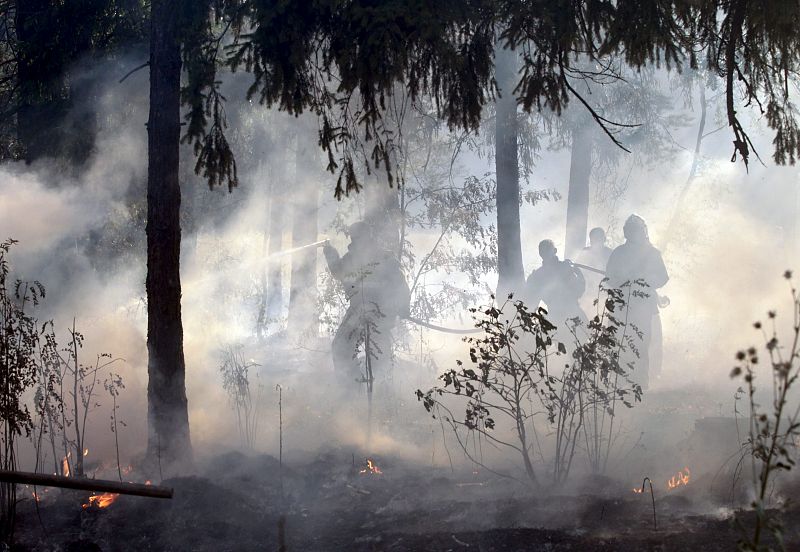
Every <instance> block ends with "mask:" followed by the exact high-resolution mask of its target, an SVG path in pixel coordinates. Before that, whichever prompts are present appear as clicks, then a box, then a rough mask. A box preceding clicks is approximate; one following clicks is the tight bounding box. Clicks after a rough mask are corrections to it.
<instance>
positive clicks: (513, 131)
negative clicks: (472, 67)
mask: <svg viewBox="0 0 800 552" xmlns="http://www.w3.org/2000/svg"><path fill="white" fill-rule="evenodd" d="M495 64H496V79H497V84H498V87H499V88H500V94H501V96H500V98H498V100H497V104H496V110H497V118H496V123H495V170H496V173H497V271H498V281H497V296H498V298H499V299H500V300H502V299H503V298H504V297H505V296H506V295H507V294H508V293H510V292H514V291H519V290H521V289H522V285H523V283H524V279H525V276H524V273H523V268H522V242H521V239H520V223H519V197H520V191H519V161H518V158H517V100H516V97H515V96H514V93H513V92H514V87H515V86H516V83H517V54H516V53H515V52H513V51H511V50H506V49H503V48H502V46H500V45H498V46H497V47H496V49H495Z"/></svg>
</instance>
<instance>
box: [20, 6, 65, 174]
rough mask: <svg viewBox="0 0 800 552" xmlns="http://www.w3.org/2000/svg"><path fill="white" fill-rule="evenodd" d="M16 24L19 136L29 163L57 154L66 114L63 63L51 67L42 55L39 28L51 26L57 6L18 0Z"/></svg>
mask: <svg viewBox="0 0 800 552" xmlns="http://www.w3.org/2000/svg"><path fill="white" fill-rule="evenodd" d="M16 8H17V9H16V14H15V19H14V27H15V31H16V35H17V40H18V41H19V54H18V55H17V89H18V93H19V107H18V111H17V138H18V139H19V141H20V144H21V145H22V149H23V155H24V158H25V161H26V162H27V163H32V162H33V161H35V160H37V159H39V158H41V157H44V156H46V155H48V154H49V155H51V156H53V153H54V152H55V151H56V150H57V149H58V146H59V143H60V142H61V134H62V132H61V124H60V123H61V122H62V120H63V118H64V116H65V114H66V113H65V106H64V98H63V97H62V95H61V93H60V92H61V90H62V88H63V85H64V83H63V77H62V75H61V68H60V67H49V66H48V60H47V59H46V56H44V55H42V53H41V51H40V50H41V49H42V48H43V45H41V44H40V42H41V39H42V37H41V36H40V32H39V29H41V28H43V27H44V28H47V27H48V24H49V23H50V22H49V21H48V20H49V18H50V17H51V13H52V11H53V10H54V8H53V6H51V5H50V2H49V0H25V1H24V2H17V6H16ZM37 47H38V48H37Z"/></svg>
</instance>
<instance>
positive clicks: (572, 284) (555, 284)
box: [525, 240, 586, 341]
mask: <svg viewBox="0 0 800 552" xmlns="http://www.w3.org/2000/svg"><path fill="white" fill-rule="evenodd" d="M539 256H540V257H541V258H542V266H541V267H539V268H537V269H536V270H534V271H533V272H532V273H531V275H530V276H528V281H527V283H526V284H525V288H526V292H527V298H526V299H527V302H528V306H529V307H530V308H531V309H536V308H537V307H538V306H539V302H540V301H542V302H544V303H545V305H546V306H547V318H548V320H550V322H551V323H553V325H555V326H556V327H557V328H558V331H557V335H558V336H559V338H560V339H561V340H562V341H565V340H566V341H570V340H569V339H568V335H569V334H568V332H565V331H564V330H565V329H566V324H567V321H568V320H571V319H574V318H578V319H579V320H580V321H581V323H583V324H585V323H586V315H585V314H584V312H583V310H581V307H580V305H579V304H578V300H579V299H580V297H581V295H583V292H584V290H585V289H586V281H585V280H584V278H583V274H582V273H581V271H580V270H579V269H578V268H576V267H575V266H573V264H572V262H571V261H569V260H563V261H561V260H559V259H558V250H557V249H556V246H555V244H554V243H553V240H542V241H541V242H540V243H539Z"/></svg>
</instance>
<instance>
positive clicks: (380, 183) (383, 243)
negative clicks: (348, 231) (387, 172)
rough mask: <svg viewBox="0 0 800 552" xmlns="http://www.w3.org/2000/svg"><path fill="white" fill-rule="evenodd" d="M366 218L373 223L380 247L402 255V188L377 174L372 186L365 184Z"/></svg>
mask: <svg viewBox="0 0 800 552" xmlns="http://www.w3.org/2000/svg"><path fill="white" fill-rule="evenodd" d="M364 203H365V211H366V212H365V218H366V219H367V220H368V221H369V222H370V223H371V224H372V225H373V229H374V231H376V232H377V233H378V234H377V235H376V236H375V239H376V240H377V242H378V244H379V247H380V248H383V249H386V250H389V251H391V252H392V253H393V254H394V255H396V256H397V257H398V259H399V255H400V220H401V218H402V217H401V214H400V190H399V185H398V184H397V183H396V182H395V183H394V184H393V185H392V186H389V183H388V182H387V180H386V179H385V178H382V177H381V176H380V173H377V174H376V182H375V183H374V185H372V186H364Z"/></svg>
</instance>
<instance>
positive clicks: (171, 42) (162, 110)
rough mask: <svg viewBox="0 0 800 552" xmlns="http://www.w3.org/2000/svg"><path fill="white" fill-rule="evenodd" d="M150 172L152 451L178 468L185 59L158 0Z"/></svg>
mask: <svg viewBox="0 0 800 552" xmlns="http://www.w3.org/2000/svg"><path fill="white" fill-rule="evenodd" d="M151 13H152V24H151V25H152V26H151V37H150V118H149V121H148V133H147V134H148V142H147V148H148V172H147V177H148V179H147V282H146V288H147V351H148V354H149V360H148V376H149V381H148V385H147V399H148V418H149V439H148V457H149V459H150V461H157V462H158V463H159V465H160V466H161V467H162V469H164V468H165V469H168V470H169V471H171V472H174V471H176V470H177V469H179V468H180V466H179V465H178V463H183V462H186V461H190V460H191V458H192V448H191V439H190V436H189V415H188V407H187V401H186V387H185V379H186V367H185V364H184V358H183V325H182V323H181V281H180V245H181V228H180V205H181V190H180V184H179V177H178V166H179V165H178V163H179V144H180V128H181V127H180V79H181V57H180V44H179V42H178V36H177V35H178V32H177V31H178V29H177V11H176V10H175V9H174V6H172V5H171V3H170V2H168V1H167V0H153V3H152V12H151Z"/></svg>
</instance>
